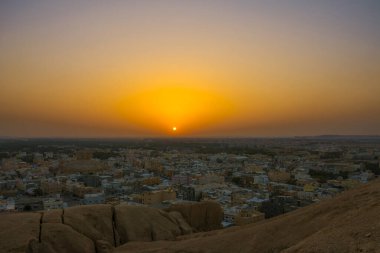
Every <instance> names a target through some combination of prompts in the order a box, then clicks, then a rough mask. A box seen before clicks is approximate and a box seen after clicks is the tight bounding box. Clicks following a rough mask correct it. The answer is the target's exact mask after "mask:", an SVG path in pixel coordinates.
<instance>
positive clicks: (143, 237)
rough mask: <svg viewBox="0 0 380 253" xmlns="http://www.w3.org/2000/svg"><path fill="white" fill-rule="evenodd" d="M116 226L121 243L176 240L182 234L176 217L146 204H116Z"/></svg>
mask: <svg viewBox="0 0 380 253" xmlns="http://www.w3.org/2000/svg"><path fill="white" fill-rule="evenodd" d="M115 226H116V230H117V232H118V234H119V236H120V244H123V243H126V242H130V241H157V240H174V239H175V238H176V237H177V236H179V235H181V234H182V231H181V228H180V226H179V225H178V224H177V222H176V218H175V217H171V216H170V214H169V213H166V212H165V211H162V210H159V209H155V208H150V207H145V206H129V205H124V204H122V205H118V206H115Z"/></svg>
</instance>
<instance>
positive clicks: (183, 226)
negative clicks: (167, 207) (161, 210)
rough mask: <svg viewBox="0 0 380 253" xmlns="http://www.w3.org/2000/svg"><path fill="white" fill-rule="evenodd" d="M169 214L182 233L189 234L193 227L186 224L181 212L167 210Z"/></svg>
mask: <svg viewBox="0 0 380 253" xmlns="http://www.w3.org/2000/svg"><path fill="white" fill-rule="evenodd" d="M169 215H170V216H171V217H173V218H174V220H175V221H176V222H177V224H178V226H179V228H180V229H181V232H182V234H183V235H187V234H191V232H192V231H193V228H192V227H191V226H190V225H189V224H187V222H186V220H185V219H184V218H183V217H182V214H181V213H180V212H177V211H171V212H169Z"/></svg>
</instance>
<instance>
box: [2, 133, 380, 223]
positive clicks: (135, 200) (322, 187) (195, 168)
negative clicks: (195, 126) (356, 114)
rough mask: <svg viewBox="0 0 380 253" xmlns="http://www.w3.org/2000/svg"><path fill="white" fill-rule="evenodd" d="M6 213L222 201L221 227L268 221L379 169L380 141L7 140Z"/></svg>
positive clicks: (4, 145) (4, 165) (329, 195)
mask: <svg viewBox="0 0 380 253" xmlns="http://www.w3.org/2000/svg"><path fill="white" fill-rule="evenodd" d="M1 148H2V150H1V153H0V155H1V157H2V162H1V181H0V189H1V205H0V208H1V209H0V210H1V211H9V212H15V211H16V212H17V211H19V212H23V211H42V210H47V211H48V210H52V209H62V208H68V207H72V206H78V205H91V204H111V205H116V204H120V203H127V204H129V205H147V206H151V207H155V208H165V207H168V206H170V205H171V204H174V203H179V202H183V201H185V202H199V201H206V200H212V201H216V202H217V203H219V204H220V205H221V207H222V209H223V213H224V217H223V220H222V221H221V222H222V224H223V226H224V227H228V226H233V225H242V224H248V223H253V222H256V221H260V220H262V219H265V218H271V217H274V216H277V215H280V214H284V213H286V212H289V211H292V210H295V209H297V208H300V207H303V206H307V205H310V204H312V203H315V202H319V201H322V200H324V199H329V198H332V197H334V196H335V195H337V194H338V193H340V192H342V191H344V190H347V189H352V188H354V187H357V186H358V185H361V184H366V183H368V182H369V181H370V180H373V179H375V178H376V177H377V176H379V174H380V167H379V159H380V139H379V137H371V136H368V137H357V138H349V137H344V136H342V137H340V136H335V137H334V136H325V137H323V136H321V137H299V138H284V139H269V138H268V139H266V138H263V139H162V140H159V139H142V140H49V139H41V140H37V139H36V140H34V139H31V140H28V139H25V140H2V143H1Z"/></svg>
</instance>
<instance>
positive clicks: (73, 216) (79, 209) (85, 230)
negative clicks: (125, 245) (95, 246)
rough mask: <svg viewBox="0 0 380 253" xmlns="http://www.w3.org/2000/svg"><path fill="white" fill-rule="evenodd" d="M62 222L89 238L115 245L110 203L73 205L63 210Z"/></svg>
mask: <svg viewBox="0 0 380 253" xmlns="http://www.w3.org/2000/svg"><path fill="white" fill-rule="evenodd" d="M64 211H65V212H64V216H63V223H64V224H66V225H69V226H70V227H72V228H73V229H74V230H75V231H78V232H79V233H81V234H83V235H85V236H86V237H88V238H90V239H91V240H92V241H93V242H96V241H98V240H103V241H106V242H108V243H109V244H110V245H112V246H115V240H114V230H113V210H112V206H111V205H89V206H75V207H72V208H67V209H65V210H64Z"/></svg>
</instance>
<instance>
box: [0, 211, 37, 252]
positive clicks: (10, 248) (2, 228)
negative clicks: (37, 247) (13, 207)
mask: <svg viewBox="0 0 380 253" xmlns="http://www.w3.org/2000/svg"><path fill="white" fill-rule="evenodd" d="M0 221H1V222H0V246H1V247H0V251H1V252H12V253H21V252H22V253H25V252H26V251H27V249H28V246H29V242H30V241H32V240H36V241H38V238H39V233H40V221H41V214H40V213H6V214H5V213H4V214H0Z"/></svg>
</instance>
